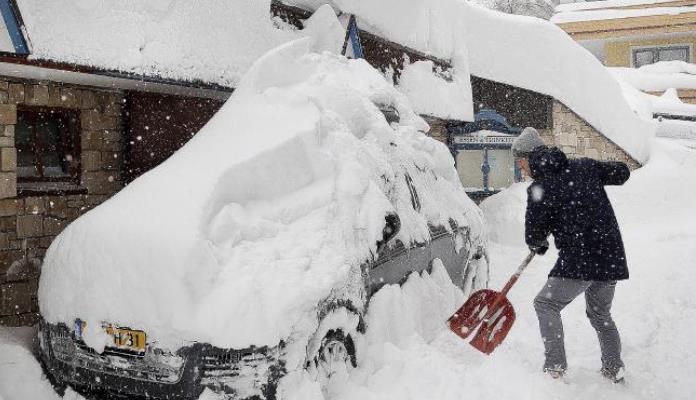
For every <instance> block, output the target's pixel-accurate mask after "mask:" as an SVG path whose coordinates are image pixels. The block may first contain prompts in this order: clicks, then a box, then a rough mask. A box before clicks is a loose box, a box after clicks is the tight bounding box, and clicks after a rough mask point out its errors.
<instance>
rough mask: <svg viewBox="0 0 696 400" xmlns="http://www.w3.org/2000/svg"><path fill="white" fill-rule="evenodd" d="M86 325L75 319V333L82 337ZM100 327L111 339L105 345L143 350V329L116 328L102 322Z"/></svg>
mask: <svg viewBox="0 0 696 400" xmlns="http://www.w3.org/2000/svg"><path fill="white" fill-rule="evenodd" d="M86 327H87V323H86V322H85V321H80V320H77V321H76V323H75V334H76V336H77V337H78V338H80V339H82V333H83V332H84V330H85V328H86ZM102 329H104V331H105V332H106V334H107V335H109V336H110V337H111V338H112V339H113V341H112V342H111V343H110V344H108V345H107V346H106V347H108V348H112V349H118V350H128V351H134V352H138V353H144V352H145V344H146V339H147V336H146V335H145V332H143V331H136V330H133V329H126V328H118V327H115V326H112V325H108V324H104V325H102Z"/></svg>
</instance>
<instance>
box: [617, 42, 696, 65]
mask: <svg viewBox="0 0 696 400" xmlns="http://www.w3.org/2000/svg"><path fill="white" fill-rule="evenodd" d="M682 49H683V50H686V61H685V62H691V54H692V45H691V44H689V43H676V44H668V45H656V46H635V47H631V67H633V68H639V67H642V65H641V66H639V65H638V62H637V61H638V60H637V54H638V53H639V52H641V51H650V52H652V53H653V60H655V61H653V62H652V63H651V64H654V63H656V62H660V61H661V60H660V51H661V50H682ZM644 65H650V64H644Z"/></svg>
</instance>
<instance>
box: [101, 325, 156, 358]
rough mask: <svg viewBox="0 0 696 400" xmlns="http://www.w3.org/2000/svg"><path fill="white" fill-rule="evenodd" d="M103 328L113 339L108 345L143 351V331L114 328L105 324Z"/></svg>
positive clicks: (144, 337) (121, 348)
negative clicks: (111, 343)
mask: <svg viewBox="0 0 696 400" xmlns="http://www.w3.org/2000/svg"><path fill="white" fill-rule="evenodd" d="M104 330H105V331H106V333H107V334H108V335H109V336H111V337H112V338H113V339H114V342H113V345H112V346H109V347H115V348H117V349H119V350H130V351H136V352H139V353H143V352H145V339H146V336H145V332H143V331H134V330H132V329H122V328H116V327H114V326H105V327H104Z"/></svg>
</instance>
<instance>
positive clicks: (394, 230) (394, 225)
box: [377, 213, 401, 254]
mask: <svg viewBox="0 0 696 400" xmlns="http://www.w3.org/2000/svg"><path fill="white" fill-rule="evenodd" d="M400 229H401V219H399V216H398V215H397V214H393V213H390V214H387V215H386V216H385V217H384V228H383V229H382V239H381V240H378V241H377V254H379V253H381V252H382V250H383V249H384V248H385V247H386V245H387V243H389V241H390V240H392V239H393V238H395V237H396V235H397V234H398V233H399V230H400Z"/></svg>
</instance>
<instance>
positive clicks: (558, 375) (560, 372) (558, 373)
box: [544, 368, 565, 380]
mask: <svg viewBox="0 0 696 400" xmlns="http://www.w3.org/2000/svg"><path fill="white" fill-rule="evenodd" d="M544 372H545V373H546V374H548V376H550V377H551V378H553V379H561V380H562V379H563V376H564V375H565V370H564V369H560V368H558V369H554V368H544Z"/></svg>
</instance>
